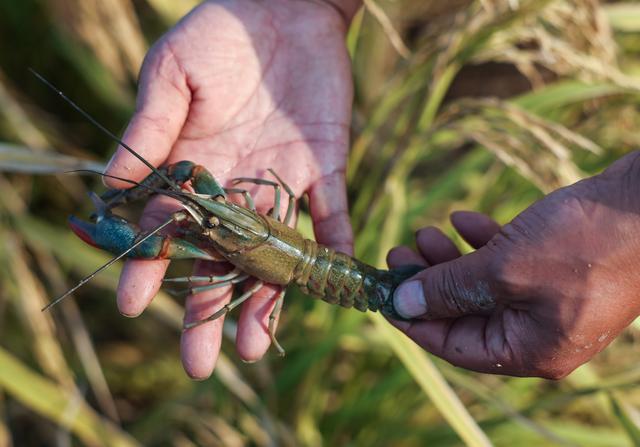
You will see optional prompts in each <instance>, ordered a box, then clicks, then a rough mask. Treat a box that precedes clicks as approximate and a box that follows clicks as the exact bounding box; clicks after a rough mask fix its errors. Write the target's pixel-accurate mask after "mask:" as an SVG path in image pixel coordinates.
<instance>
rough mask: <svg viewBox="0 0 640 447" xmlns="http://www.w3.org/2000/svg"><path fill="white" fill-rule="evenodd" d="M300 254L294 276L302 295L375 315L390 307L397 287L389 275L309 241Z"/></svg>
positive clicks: (386, 272)
mask: <svg viewBox="0 0 640 447" xmlns="http://www.w3.org/2000/svg"><path fill="white" fill-rule="evenodd" d="M303 252H304V255H303V260H302V261H301V262H300V264H298V268H297V269H296V271H295V273H294V276H295V281H296V284H298V286H299V287H300V288H302V289H303V291H304V292H305V293H309V294H312V295H316V296H318V297H320V298H321V299H322V300H324V301H326V302H328V303H333V304H339V305H341V306H344V307H355V308H356V309H358V310H360V311H363V312H364V311H366V310H372V311H376V310H378V309H380V308H381V307H383V306H384V305H385V304H387V303H389V301H390V296H391V294H392V293H393V290H394V289H395V287H396V286H397V281H395V280H394V279H395V278H394V275H393V274H390V272H388V271H386V270H378V269H376V268H374V267H371V266H370V265H367V264H364V263H362V262H360V261H358V260H357V259H354V258H352V257H351V256H348V255H346V254H344V253H340V252H336V251H335V250H333V249H331V248H329V247H325V246H324V245H320V244H317V243H316V242H314V241H311V240H308V239H306V240H305V241H304V250H303Z"/></svg>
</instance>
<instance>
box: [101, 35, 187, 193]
mask: <svg viewBox="0 0 640 447" xmlns="http://www.w3.org/2000/svg"><path fill="white" fill-rule="evenodd" d="M166 48H168V47H166V46H163V45H162V44H160V45H159V47H158V48H156V49H152V50H151V51H150V52H149V54H148V55H147V58H146V59H145V62H144V64H143V66H142V70H141V73H140V81H139V88H138V97H137V101H136V111H135V113H134V115H133V117H132V118H131V121H130V122H129V126H128V127H127V130H126V131H125V133H124V136H123V137H122V140H123V141H124V142H125V143H126V144H127V145H128V146H130V147H131V148H132V149H133V150H135V151H136V152H138V153H139V154H140V155H141V156H142V157H143V158H144V159H146V160H148V161H149V163H151V164H152V165H154V166H159V165H160V164H162V163H163V162H164V161H165V160H166V159H167V156H168V155H169V153H170V152H171V149H172V147H173V144H174V143H175V141H176V140H177V139H178V136H179V135H180V131H181V130H182V126H183V124H184V122H185V119H186V117H187V112H188V110H189V101H190V96H191V93H190V90H189V87H188V85H187V79H186V76H185V74H184V72H183V71H182V70H181V69H180V67H179V65H178V62H176V58H175V57H173V55H172V53H171V52H170V51H168V50H167V49H166ZM105 173H106V174H110V175H115V176H118V177H124V178H128V179H131V180H142V179H143V178H144V177H146V176H147V175H148V174H149V169H148V168H147V167H146V166H145V165H143V164H142V163H141V162H140V160H138V159H136V158H135V157H134V156H133V155H132V154H131V153H129V152H128V151H127V150H126V149H125V148H123V147H122V146H119V147H118V149H117V150H116V152H115V154H114V155H113V157H111V160H110V161H109V164H108V166H107V169H106V170H105ZM105 183H106V185H107V186H109V187H112V188H128V187H130V186H131V185H130V184H128V183H125V182H122V181H119V180H115V179H110V178H105Z"/></svg>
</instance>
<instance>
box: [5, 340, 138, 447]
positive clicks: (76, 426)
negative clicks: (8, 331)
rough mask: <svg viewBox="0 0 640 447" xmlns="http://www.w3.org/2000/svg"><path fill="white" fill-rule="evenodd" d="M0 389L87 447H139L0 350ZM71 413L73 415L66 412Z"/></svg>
mask: <svg viewBox="0 0 640 447" xmlns="http://www.w3.org/2000/svg"><path fill="white" fill-rule="evenodd" d="M0 389H4V390H6V391H7V393H9V394H10V395H11V396H13V397H14V398H15V399H17V400H18V401H20V402H22V403H23V404H24V405H25V406H26V407H27V408H30V409H32V410H33V411H36V412H38V413H40V414H41V415H42V416H44V417H46V418H47V419H50V420H51V421H53V422H55V423H57V424H59V425H60V426H62V427H65V428H67V429H69V430H70V431H71V432H72V433H73V434H75V435H76V436H78V438H79V439H80V440H81V441H82V442H84V443H85V444H87V445H89V446H103V445H109V446H112V447H133V446H138V445H139V444H138V443H137V442H136V441H135V440H134V439H133V438H132V437H131V436H130V435H128V434H127V433H125V432H123V431H121V430H120V429H118V428H117V427H116V426H115V425H113V424H112V423H110V422H109V421H107V420H106V419H102V418H101V417H100V416H99V415H97V414H96V413H95V411H94V410H93V409H91V407H89V406H88V405H87V404H86V403H85V402H84V399H82V397H81V396H79V395H78V392H77V390H75V389H73V390H70V389H68V388H66V387H64V386H61V385H59V384H57V383H55V382H53V381H51V380H49V379H47V378H45V377H43V376H41V375H39V374H37V373H36V372H34V371H32V370H31V369H29V368H28V367H27V366H26V365H24V364H23V363H22V362H21V361H20V360H18V359H17V358H16V357H15V356H14V355H12V354H10V353H9V352H8V351H7V350H5V349H4V348H2V347H0ZM70 410H72V411H73V413H68V411H70Z"/></svg>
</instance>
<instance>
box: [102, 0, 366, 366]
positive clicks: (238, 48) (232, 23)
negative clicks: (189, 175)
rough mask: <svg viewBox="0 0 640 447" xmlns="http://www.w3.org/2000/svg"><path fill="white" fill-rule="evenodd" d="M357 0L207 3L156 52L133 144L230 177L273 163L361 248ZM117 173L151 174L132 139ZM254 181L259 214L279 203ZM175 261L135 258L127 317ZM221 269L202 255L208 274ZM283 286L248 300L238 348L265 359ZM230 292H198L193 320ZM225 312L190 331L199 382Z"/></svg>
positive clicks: (122, 294) (132, 127)
mask: <svg viewBox="0 0 640 447" xmlns="http://www.w3.org/2000/svg"><path fill="white" fill-rule="evenodd" d="M346 3H348V4H349V5H351V6H353V8H345V9H340V7H338V6H336V4H333V5H332V4H329V3H328V2H326V3H325V2H322V1H317V2H314V1H300V0H269V1H268V2H255V1H250V0H236V1H209V2H205V3H203V4H201V5H200V6H198V7H197V8H195V9H194V10H193V11H192V12H191V13H189V14H188V15H187V16H185V17H184V18H183V19H182V20H181V21H180V22H179V23H178V24H177V25H176V26H175V27H174V28H173V29H171V30H170V31H169V32H168V33H167V34H166V35H164V36H163V37H162V38H161V39H160V40H159V41H158V42H157V43H156V44H155V45H154V46H153V47H152V49H151V50H150V51H149V53H148V55H147V57H146V59H145V61H144V64H143V67H142V70H141V74H140V80H139V92H138V98H137V106H136V111H135V114H134V116H133V118H132V119H131V122H130V124H129V126H128V128H127V130H126V132H125V135H124V137H123V140H124V141H125V142H126V143H127V144H128V145H130V146H131V147H133V148H134V149H135V150H137V151H138V152H139V153H140V154H141V155H142V156H143V157H144V158H146V159H147V160H149V162H151V163H152V164H153V165H155V166H159V165H162V164H169V163H174V162H177V161H180V160H191V161H194V162H196V163H199V164H201V165H203V166H205V167H206V168H207V169H209V170H210V171H211V172H212V174H213V175H214V176H215V177H216V178H217V179H218V180H219V181H221V183H223V184H227V185H229V182H230V180H231V179H233V178H235V177H259V178H266V177H268V175H269V174H268V173H267V169H268V168H272V169H274V170H275V172H277V173H278V174H279V175H280V177H282V178H283V180H284V181H285V182H287V183H288V184H289V185H290V186H291V188H292V189H293V191H294V192H295V194H296V196H297V197H300V196H301V195H302V194H303V193H305V192H307V193H308V194H309V199H310V208H311V217H312V220H313V223H314V230H315V234H316V238H317V239H318V241H319V242H322V243H324V244H326V245H330V246H332V247H334V248H336V249H338V250H340V251H343V252H346V253H351V252H352V239H353V237H352V232H351V226H350V223H349V219H348V213H347V198H346V186H345V177H344V171H345V165H346V155H347V150H348V143H349V125H350V120H351V101H352V96H353V93H352V83H351V69H350V61H349V57H348V54H347V51H346V47H345V43H344V40H345V33H346V29H347V24H346V22H345V20H347V21H348V20H349V19H350V18H351V15H352V14H353V13H354V12H355V5H356V3H357V2H346ZM351 3H353V4H351ZM106 173H107V174H111V175H115V176H121V177H126V178H129V179H132V180H141V179H142V178H144V177H145V176H146V175H148V174H149V170H148V169H147V168H146V167H144V166H143V165H142V164H141V163H140V162H139V161H138V160H136V159H135V158H134V157H133V156H132V155H130V154H129V153H128V152H126V151H125V150H124V149H123V148H121V147H120V148H119V149H118V150H117V152H116V153H115V155H114V156H113V158H112V159H111V162H110V163H109V166H108V168H107V171H106ZM106 183H107V185H108V186H110V187H114V188H126V187H129V185H128V184H126V183H123V182H119V181H116V180H113V179H109V180H106ZM240 186H245V185H240ZM246 187H247V189H249V190H250V191H251V192H252V193H253V194H254V199H255V202H256V205H257V208H258V210H259V211H261V212H267V211H268V210H269V209H270V208H271V207H272V206H273V189H272V188H268V187H264V186H262V187H256V186H255V185H251V184H247V185H246ZM285 198H286V196H285ZM238 200H239V201H240V200H241V198H239V199H238ZM286 202H287V200H283V212H284V208H285V206H286ZM178 208H179V207H178V206H177V204H176V202H173V201H171V200H167V199H166V198H163V197H156V198H154V199H152V200H151V201H150V202H149V204H148V206H147V207H146V209H145V212H144V214H143V217H142V219H141V222H140V223H141V226H142V228H150V227H152V226H154V225H156V224H157V223H159V222H161V221H162V220H164V219H166V216H167V215H168V213H170V212H171V211H174V210H176V209H178ZM167 266H168V261H164V260H129V261H127V263H126V265H125V267H124V269H123V272H122V275H121V277H120V284H119V286H118V292H117V295H118V308H119V309H120V311H121V312H122V313H123V314H124V315H127V316H131V317H134V316H137V315H139V314H140V313H141V312H142V311H143V310H144V309H145V308H146V306H147V305H148V304H149V303H150V302H151V300H152V298H153V297H154V295H155V294H156V293H157V291H158V289H159V287H160V285H161V280H162V278H163V276H164V274H165V271H166V269H167ZM216 269H219V266H215V265H212V264H211V263H200V264H199V266H197V267H196V272H197V274H211V273H212V272H215V271H216ZM278 291H279V289H278V288H277V287H274V286H265V287H264V288H262V289H261V290H260V291H258V292H257V293H256V294H255V295H254V297H253V298H252V299H250V300H249V301H247V302H246V303H245V304H244V305H243V308H242V310H241V313H240V316H239V321H238V333H237V338H236V346H237V350H238V353H239V355H240V357H241V358H242V359H243V360H245V361H255V360H258V359H260V358H261V357H262V356H263V355H264V353H265V352H266V350H267V348H268V347H269V344H270V338H269V335H268V333H267V324H268V317H269V314H270V312H271V309H272V308H273V305H274V300H273V299H272V298H273V297H274V296H275V294H276V293H277V292H278ZM230 297H231V290H230V289H222V288H221V289H214V290H211V291H208V292H203V293H199V294H197V295H192V296H190V297H188V298H187V300H186V304H185V310H186V314H185V320H186V321H194V320H200V319H203V318H205V317H207V316H209V315H211V314H212V313H214V312H215V311H216V310H217V309H219V308H220V307H222V306H223V305H224V304H225V303H227V302H228V301H229V300H230ZM222 320H223V319H222V318H221V319H218V320H216V321H213V322H209V323H206V324H203V325H201V326H198V327H195V328H193V329H189V330H187V331H185V332H184V333H183V336H182V341H181V351H182V361H183V365H184V368H185V370H186V372H187V373H188V374H189V375H190V376H191V377H192V378H195V379H204V378H206V377H208V376H209V375H210V374H211V372H212V371H213V368H214V366H215V363H216V360H217V357H218V353H219V350H220V344H221V337H222V335H221V331H222V324H223V321H222Z"/></svg>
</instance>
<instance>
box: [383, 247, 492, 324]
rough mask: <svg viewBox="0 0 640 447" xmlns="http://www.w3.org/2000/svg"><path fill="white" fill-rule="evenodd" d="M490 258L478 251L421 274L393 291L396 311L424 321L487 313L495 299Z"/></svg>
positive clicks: (487, 253) (484, 251) (483, 251)
mask: <svg viewBox="0 0 640 447" xmlns="http://www.w3.org/2000/svg"><path fill="white" fill-rule="evenodd" d="M491 255H492V254H491V252H489V251H487V250H485V249H484V248H482V249H479V250H477V251H475V252H473V253H470V254H468V255H465V256H461V257H459V258H456V259H454V260H453V261H449V262H444V263H442V264H438V265H435V266H433V267H429V268H427V269H425V270H423V271H421V272H420V273H418V274H417V275H415V276H413V277H412V278H410V279H408V280H407V281H405V282H404V283H402V284H401V285H400V286H398V288H397V289H396V291H395V293H394V297H393V305H394V307H395V309H396V311H397V312H398V313H399V314H400V315H401V316H402V317H404V318H406V319H412V318H422V319H428V320H433V319H439V318H454V317H460V316H463V315H470V314H478V313H486V312H488V311H491V310H492V309H493V308H494V307H495V304H496V297H497V293H496V291H495V284H496V281H495V280H493V279H492V278H493V276H494V275H493V274H492V271H493V269H492V268H491V265H492V262H490V261H491V259H490V258H489V256H491Z"/></svg>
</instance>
